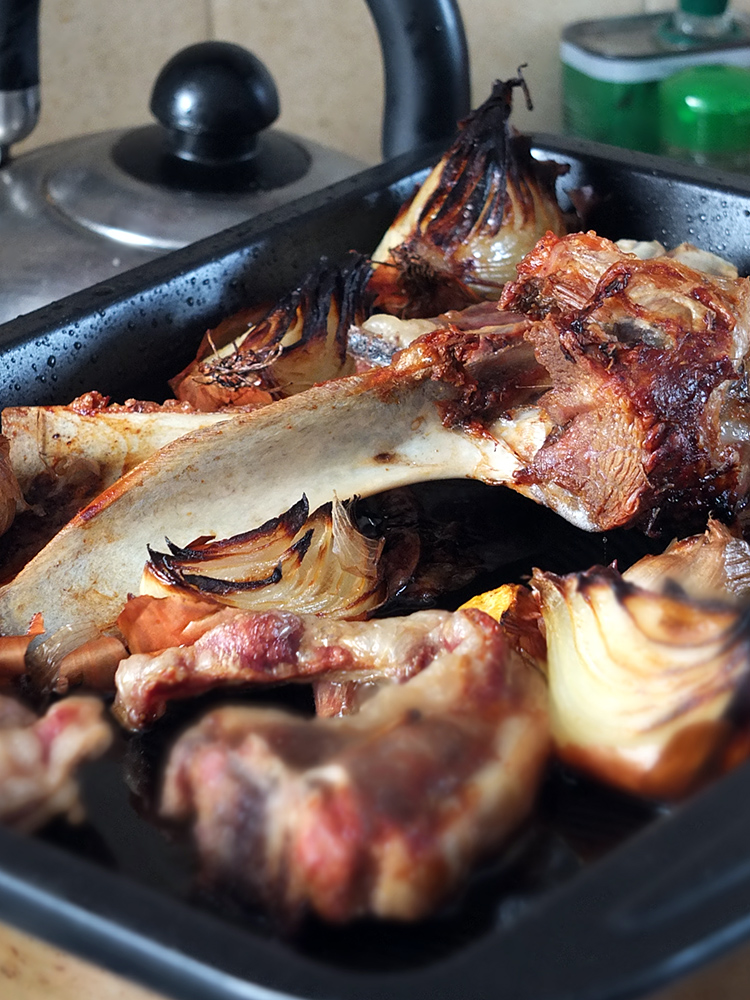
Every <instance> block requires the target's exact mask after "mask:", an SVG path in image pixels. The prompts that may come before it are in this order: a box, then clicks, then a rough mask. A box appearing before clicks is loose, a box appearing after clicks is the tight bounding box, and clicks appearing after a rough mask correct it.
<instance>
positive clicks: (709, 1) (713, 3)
mask: <svg viewBox="0 0 750 1000" xmlns="http://www.w3.org/2000/svg"><path fill="white" fill-rule="evenodd" d="M727 3H728V0H680V10H683V11H684V12H685V13H686V14H697V15H698V16H699V17H719V16H720V15H721V14H723V13H724V11H725V10H726V9H727Z"/></svg>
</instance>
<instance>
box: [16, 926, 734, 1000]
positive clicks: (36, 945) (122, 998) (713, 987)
mask: <svg viewBox="0 0 750 1000" xmlns="http://www.w3.org/2000/svg"><path fill="white" fill-rule="evenodd" d="M748 995H750V943H748V944H745V945H744V946H742V947H741V948H739V949H735V950H734V951H732V952H730V953H729V954H728V955H725V956H723V957H722V958H720V959H718V960H717V961H715V962H713V963H711V964H710V965H708V966H705V967H704V968H702V969H700V970H699V971H698V972H696V973H694V974H693V975H692V976H689V977H688V978H687V979H685V980H683V981H682V982H680V983H677V984H676V985H673V986H670V987H667V988H665V989H662V990H659V991H658V992H657V993H652V994H650V995H649V996H648V997H644V998H643V1000H746V998H747V997H748ZM0 997H2V1000H81V998H86V1000H162V998H161V997H160V995H159V994H156V993H153V992H152V991H151V990H146V989H143V988H142V987H140V986H136V985H134V984H133V983H130V982H128V981H127V980H125V979H121V978H120V977H119V976H115V975H112V974H111V973H109V972H105V971H104V970H102V969H99V968H97V967H95V966H93V965H90V964H89V963H88V962H83V961H81V960H80V959H78V958H75V957H73V956H72V955H69V954H67V953H66V952H64V951H60V949H58V948H53V947H52V946H50V945H48V944H45V943H43V942H42V941H39V940H37V939H35V938H32V937H29V936H28V935H26V934H22V933H21V932H20V931H17V930H15V928H12V927H9V926H8V925H6V924H1V923H0Z"/></svg>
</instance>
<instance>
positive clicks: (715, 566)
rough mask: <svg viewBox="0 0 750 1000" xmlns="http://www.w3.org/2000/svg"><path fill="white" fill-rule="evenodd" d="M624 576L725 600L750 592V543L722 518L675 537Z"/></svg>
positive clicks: (651, 587)
mask: <svg viewBox="0 0 750 1000" xmlns="http://www.w3.org/2000/svg"><path fill="white" fill-rule="evenodd" d="M623 578H624V579H625V580H627V581H628V582H629V583H634V584H636V585H637V586H638V587H643V588H644V589H646V590H653V591H657V592H659V593H663V592H664V591H665V590H666V589H668V588H670V587H679V588H680V589H681V590H682V591H684V592H685V593H686V594H688V595H689V596H690V597H696V598H703V599H711V598H719V599H721V600H727V599H731V598H732V597H736V598H742V597H747V595H748V593H750V545H748V544H747V542H746V541H744V539H742V538H736V537H735V536H734V535H733V534H732V533H731V531H730V530H729V529H728V528H727V527H726V526H725V525H723V524H722V523H721V522H720V521H714V520H711V521H709V522H708V527H707V528H706V530H705V532H704V533H703V534H702V535H691V536H690V537H689V538H683V539H675V540H674V541H673V542H672V543H671V544H670V545H669V546H668V547H667V549H666V550H665V551H664V552H662V553H661V554H660V555H649V556H644V557H643V558H642V559H639V560H638V562H637V563H635V564H634V565H633V566H631V567H630V569H627V570H625V572H624V573H623Z"/></svg>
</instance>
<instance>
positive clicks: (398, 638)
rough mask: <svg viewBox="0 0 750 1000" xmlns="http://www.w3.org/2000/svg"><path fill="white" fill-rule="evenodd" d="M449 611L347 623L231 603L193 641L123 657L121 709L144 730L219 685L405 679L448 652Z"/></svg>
mask: <svg viewBox="0 0 750 1000" xmlns="http://www.w3.org/2000/svg"><path fill="white" fill-rule="evenodd" d="M450 619H451V614H450V612H448V611H419V612H415V613H414V614H413V615H409V616H407V617H404V618H384V619H382V620H377V621H369V622H347V621H338V620H335V619H323V618H318V617H317V616H316V615H295V614H292V613H291V612H289V611H265V612H253V611H236V610H234V609H231V608H227V609H226V610H225V611H221V612H218V613H217V614H216V615H215V616H214V617H213V618H212V619H211V621H212V622H216V624H214V625H213V627H212V628H210V629H209V630H208V631H207V632H205V633H203V634H202V635H201V636H200V638H199V639H197V640H196V641H195V642H194V643H193V645H190V646H174V647H172V648H170V649H166V650H164V651H163V652H160V653H151V654H149V653H140V654H135V655H133V656H129V657H128V658H127V659H125V660H122V661H121V662H120V665H119V666H118V668H117V673H116V674H115V685H116V687H117V696H116V698H115V703H114V707H113V711H114V713H115V715H116V716H117V717H118V718H119V719H120V721H121V722H122V723H123V725H125V726H127V727H128V728H130V729H141V728H143V727H144V726H146V725H148V724H149V723H151V722H154V721H155V720H156V719H158V718H159V717H160V716H161V715H163V714H164V711H165V709H166V706H167V703H168V701H170V700H172V699H174V698H190V697H193V696H195V695H198V694H203V693H205V692H206V691H210V690H212V689H213V688H218V687H238V686H249V685H252V684H269V683H277V682H279V681H289V680H306V681H310V680H313V679H315V678H316V677H319V676H320V675H326V677H327V678H328V679H330V680H357V681H359V682H368V681H379V680H382V679H383V678H391V679H394V680H405V679H406V678H408V677H410V676H411V675H412V674H415V673H417V672H419V671H420V670H422V669H423V668H424V667H425V666H426V665H427V664H428V663H430V662H431V661H432V660H433V659H434V658H435V657H436V656H439V655H440V654H441V653H442V652H444V643H445V632H446V628H447V623H448V622H449V621H450Z"/></svg>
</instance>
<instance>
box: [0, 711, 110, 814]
mask: <svg viewBox="0 0 750 1000" xmlns="http://www.w3.org/2000/svg"><path fill="white" fill-rule="evenodd" d="M111 739H112V730H111V728H110V726H109V725H108V723H107V722H106V720H105V718H104V709H103V706H102V704H101V702H100V701H99V700H98V699H96V698H79V697H76V698H65V699H63V700H62V701H59V702H57V703H56V704H55V705H53V706H52V707H51V708H50V709H49V710H48V711H47V713H46V715H44V716H42V717H41V718H37V717H36V716H35V715H34V713H33V712H31V711H30V710H29V709H27V708H25V707H24V706H23V705H21V704H20V703H19V702H17V701H16V700H15V699H13V698H10V697H8V696H7V695H0V822H2V823H4V824H6V825H9V826H12V827H15V828H16V829H18V830H24V831H30V830H35V829H38V828H39V827H41V826H43V825H44V823H46V822H47V821H48V820H50V819H52V817H53V816H58V815H67V816H68V817H69V818H70V819H72V820H77V819H81V818H82V807H81V804H80V801H79V798H78V785H77V783H76V780H75V770H76V768H77V767H78V765H79V764H81V763H82V762H83V761H85V760H91V759H93V758H96V757H99V756H100V755H101V754H103V753H104V752H105V751H106V750H107V748H108V747H109V744H110V741H111Z"/></svg>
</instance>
